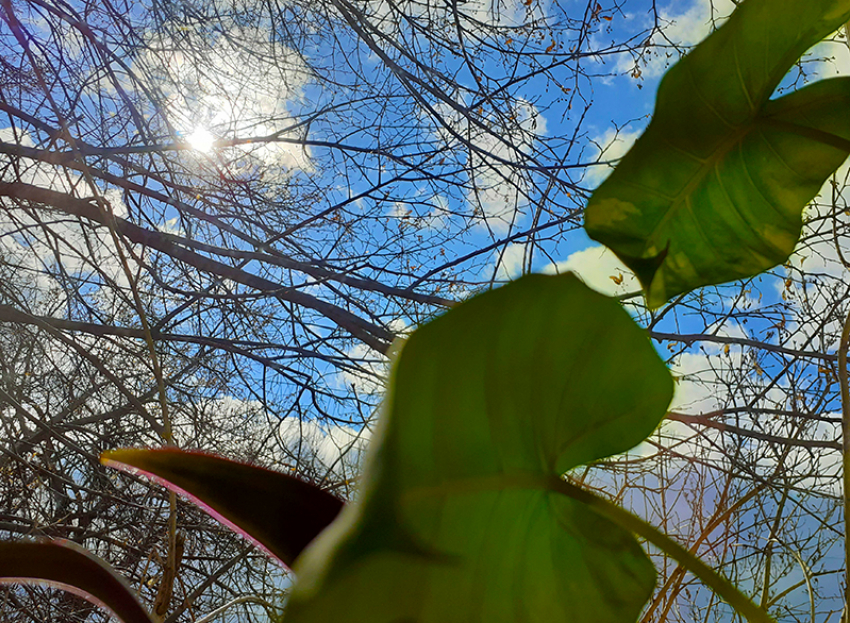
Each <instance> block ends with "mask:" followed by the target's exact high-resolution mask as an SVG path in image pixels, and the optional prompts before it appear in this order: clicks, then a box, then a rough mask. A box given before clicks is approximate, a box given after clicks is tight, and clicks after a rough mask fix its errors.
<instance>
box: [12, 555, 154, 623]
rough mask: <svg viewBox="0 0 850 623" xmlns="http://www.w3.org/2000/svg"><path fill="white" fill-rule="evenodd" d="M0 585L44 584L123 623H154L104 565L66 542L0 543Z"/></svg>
mask: <svg viewBox="0 0 850 623" xmlns="http://www.w3.org/2000/svg"><path fill="white" fill-rule="evenodd" d="M0 582H25V583H35V584H48V585H51V586H55V587H56V588H61V589H64V590H67V591H70V592H72V593H75V594H76V595H79V596H80V597H83V598H84V599H86V600H88V601H90V602H92V603H93V604H95V605H98V606H101V607H103V608H106V609H107V610H110V611H111V612H112V613H113V614H115V616H117V617H118V618H119V619H121V620H122V621H123V622H124V623H154V619H153V618H151V617H150V616H149V615H148V613H147V611H146V610H145V609H144V608H143V607H142V606H141V604H139V602H138V600H137V599H136V594H135V593H134V592H133V591H132V590H131V589H130V587H129V586H127V584H126V583H125V582H124V580H123V579H122V578H121V577H120V576H119V575H118V574H116V573H115V572H114V571H113V570H112V568H111V567H110V566H109V565H108V564H106V563H105V562H104V561H102V560H101V559H100V558H98V557H97V556H95V555H93V554H91V553H89V552H87V551H86V550H84V549H83V548H81V547H79V546H78V545H76V544H74V543H71V542H69V541H39V542H32V541H20V542H0Z"/></svg>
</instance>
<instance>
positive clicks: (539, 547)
mask: <svg viewBox="0 0 850 623" xmlns="http://www.w3.org/2000/svg"><path fill="white" fill-rule="evenodd" d="M672 393H673V382H672V379H671V377H670V374H669V373H668V371H667V369H666V368H665V367H664V364H663V363H662V361H661V359H660V358H659V356H658V355H657V354H656V352H655V351H654V350H653V348H652V346H651V344H650V343H649V340H648V339H647V336H646V333H645V332H644V331H642V330H641V329H640V328H639V327H638V326H637V325H636V324H635V323H634V322H633V321H632V319H631V318H630V317H629V316H628V314H627V313H626V312H625V311H624V310H623V309H622V308H621V307H620V306H619V304H618V303H617V302H616V301H614V300H612V299H609V298H607V297H604V296H602V295H601V294H598V293H596V292H594V291H592V290H590V289H589V288H587V287H586V286H584V284H582V283H581V282H580V281H579V280H578V279H577V278H576V277H575V276H573V275H569V274H568V275H561V276H555V277H550V276H541V275H531V276H528V277H524V278H522V279H520V280H518V281H516V282H514V283H511V284H509V285H507V286H505V287H503V288H500V289H498V290H495V291H492V292H488V293H485V294H483V295H481V296H478V297H476V298H474V299H472V300H470V301H468V302H465V303H463V304H462V305H459V306H458V307H456V308H454V309H452V310H451V311H449V312H447V313H446V314H445V315H443V316H442V317H439V318H437V319H436V320H434V321H432V322H430V323H428V324H426V325H424V326H423V327H421V328H419V329H418V330H417V331H416V332H415V333H414V334H413V335H412V336H411V337H410V339H409V340H408V341H407V342H406V343H405V344H404V345H403V346H402V350H401V353H400V355H398V356H397V358H396V360H395V364H394V367H393V372H392V377H391V385H390V390H389V395H388V396H387V398H386V401H385V411H384V413H383V419H382V421H381V423H380V431H379V433H378V434H377V437H376V438H375V439H374V440H373V442H372V445H371V447H370V449H369V454H368V460H367V467H366V469H365V473H364V477H363V486H362V489H361V492H360V499H359V501H358V502H357V503H356V504H354V505H351V506H349V507H347V509H346V510H345V511H343V514H342V515H341V516H340V518H339V520H337V522H335V523H334V525H332V526H331V527H330V528H329V529H328V530H327V531H326V532H325V533H323V534H322V535H321V536H320V537H319V538H318V539H317V540H316V541H315V542H314V543H313V544H312V545H311V546H310V547H309V548H308V549H307V550H306V551H305V552H304V554H303V555H302V556H301V558H300V559H299V561H298V564H297V565H296V567H295V571H296V575H297V577H298V582H297V584H296V586H295V589H294V591H293V594H292V596H291V599H290V602H289V604H288V612H287V622H288V623H313V622H315V623H326V622H327V621H347V622H348V623H367V622H368V623H398V622H401V621H417V623H453V622H458V623H460V622H463V623H467V622H469V621H487V622H488V623H500V622H504V623H515V622H516V621H524V622H527V623H538V622H539V623H551V622H552V621H570V623H613V622H615V621H616V622H622V621H634V620H635V618H636V617H637V615H638V613H639V612H640V609H641V607H642V606H643V604H644V602H645V601H646V599H647V598H648V597H649V595H650V593H651V591H652V587H653V584H654V579H655V572H654V569H653V566H652V564H651V563H650V561H649V560H648V558H647V557H646V555H645V554H644V553H643V551H642V550H641V548H640V547H639V545H638V543H637V541H636V540H635V538H634V537H633V536H632V535H631V534H629V533H628V532H626V531H624V530H623V529H621V528H620V527H618V526H617V525H615V524H614V523H612V522H610V521H609V520H607V519H604V518H602V517H601V516H599V515H597V514H595V513H594V512H593V511H591V510H589V509H588V508H587V507H585V505H583V504H582V503H581V502H577V501H575V500H573V499H571V498H569V497H565V496H563V495H561V494H559V493H556V492H555V489H557V488H558V487H557V486H555V485H554V484H553V483H559V482H560V480H559V479H560V477H561V475H562V474H563V473H564V472H565V471H567V470H569V469H570V468H572V467H575V466H577V465H580V464H583V463H588V462H590V461H594V460H597V459H599V458H602V457H606V456H609V455H611V454H614V453H617V452H622V451H624V450H627V449H628V448H631V447H632V446H634V445H636V444H637V443H639V442H640V441H641V440H643V439H644V438H645V437H647V436H648V435H649V434H650V433H651V432H652V431H653V429H654V428H655V427H656V426H657V425H658V423H659V422H660V421H661V419H662V418H663V417H664V414H665V411H666V407H667V405H668V403H669V402H670V399H671V397H672Z"/></svg>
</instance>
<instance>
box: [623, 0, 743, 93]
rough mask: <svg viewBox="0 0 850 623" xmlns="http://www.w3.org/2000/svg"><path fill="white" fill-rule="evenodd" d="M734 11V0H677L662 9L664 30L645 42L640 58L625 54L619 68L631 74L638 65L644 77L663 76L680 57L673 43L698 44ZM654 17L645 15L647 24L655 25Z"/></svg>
mask: <svg viewBox="0 0 850 623" xmlns="http://www.w3.org/2000/svg"><path fill="white" fill-rule="evenodd" d="M734 10H735V3H734V2H733V1H732V0H696V1H692V0H673V2H670V3H669V4H668V5H667V6H663V7H660V8H659V9H658V18H659V23H660V26H661V31H662V32H660V33H656V34H655V35H654V36H653V37H652V38H651V39H650V40H649V41H648V42H646V43H645V44H644V46H643V52H642V54H641V55H640V57H639V58H638V59H635V58H634V57H632V56H630V55H626V54H624V55H623V56H622V57H621V58H620V60H619V62H618V63H617V70H618V71H619V72H621V73H629V74H631V73H632V72H634V71H635V68H637V69H639V71H640V73H641V75H642V77H644V78H658V77H660V76H662V75H663V74H664V72H665V71H667V68H668V67H669V66H670V65H671V64H673V63H674V62H675V61H677V60H679V53H678V52H677V51H675V50H673V49H672V46H677V47H679V48H687V47H690V46H694V45H696V44H697V43H699V42H700V41H702V40H703V39H705V37H706V36H708V34H709V33H710V32H711V31H712V30H713V29H714V28H715V27H717V26H720V24H722V23H723V22H724V21H725V20H726V19H727V18H728V17H729V16H730V15H731V14H732V11H734ZM650 19H654V17H653V16H647V17H646V18H644V20H643V21H644V26H645V27H651V26H652V23H651V22H650V21H649V20H650ZM668 54H670V56H668Z"/></svg>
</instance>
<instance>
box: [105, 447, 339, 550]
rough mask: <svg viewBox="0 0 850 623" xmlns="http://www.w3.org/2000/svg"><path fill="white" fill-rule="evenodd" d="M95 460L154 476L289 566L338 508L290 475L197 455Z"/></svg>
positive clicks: (116, 453)
mask: <svg viewBox="0 0 850 623" xmlns="http://www.w3.org/2000/svg"><path fill="white" fill-rule="evenodd" d="M101 462H102V463H103V464H104V465H109V466H112V467H117V468H126V467H130V468H133V470H134V471H138V472H142V473H144V474H147V475H150V476H154V477H156V478H157V480H159V481H161V482H162V484H164V485H165V486H166V487H169V488H171V489H174V490H176V491H177V492H179V493H181V494H184V495H186V496H188V497H189V498H190V499H192V500H193V501H194V502H195V503H197V504H198V505H199V506H201V507H202V508H204V509H205V510H207V511H208V512H209V513H210V514H211V515H212V516H213V517H215V518H216V519H218V520H219V521H221V522H223V523H225V524H227V525H229V526H230V527H232V528H233V529H234V530H236V531H237V532H240V533H242V534H244V535H245V536H246V537H248V538H249V539H251V540H252V541H253V542H255V543H256V544H257V545H259V546H260V547H262V548H263V549H265V550H266V551H268V552H269V553H270V554H272V555H273V556H275V557H277V558H278V559H279V560H280V561H282V562H283V563H284V564H286V565H287V566H290V567H291V566H292V564H293V562H294V561H295V559H296V558H297V557H298V555H299V554H300V553H301V551H302V550H303V549H304V548H305V547H306V546H307V544H308V543H310V541H312V540H313V539H314V538H316V536H317V535H318V534H319V533H320V532H321V531H322V530H324V529H325V528H326V527H327V526H328V525H329V524H330V523H331V522H332V521H333V520H334V519H335V518H336V516H337V514H339V511H340V510H342V506H343V503H342V501H341V500H339V499H338V498H336V497H334V496H333V495H331V494H330V493H328V492H327V491H323V490H322V489H320V488H318V487H317V486H315V485H312V484H310V483H307V482H304V481H303V480H299V479H298V478H295V477H293V476H288V475H286V474H281V473H279V472H275V471H271V470H268V469H264V468H262V467H256V466H253V465H248V464H246V463H239V462H236V461H230V460H228V459H224V458H221V457H218V456H213V455H211V454H206V453H203V452H195V451H186V450H178V449H177V448H160V449H157V450H141V449H123V450H111V451H109V452H104V453H103V456H102V457H101Z"/></svg>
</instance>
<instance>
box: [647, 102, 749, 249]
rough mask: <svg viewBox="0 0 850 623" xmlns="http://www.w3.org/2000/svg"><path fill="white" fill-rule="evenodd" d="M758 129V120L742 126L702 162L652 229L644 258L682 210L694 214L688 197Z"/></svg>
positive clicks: (674, 196)
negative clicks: (664, 229) (659, 235)
mask: <svg viewBox="0 0 850 623" xmlns="http://www.w3.org/2000/svg"><path fill="white" fill-rule="evenodd" d="M756 127H757V123H756V119H753V120H752V121H751V122H750V123H749V124H747V125H746V126H740V128H739V129H738V130H737V131H736V132H733V133H730V135H729V138H727V139H726V140H724V141H723V142H722V143H721V144H720V146H719V147H718V148H717V149H716V150H715V151H714V152H713V153H712V154H710V155H709V156H708V158H706V159H705V160H703V161H701V162H702V164H700V165H699V168H698V169H697V170H696V172H695V173H694V175H693V177H691V179H690V180H689V181H688V183H687V184H685V186H684V187H683V188H682V190H681V191H679V192H678V193H677V194H675V195H673V197H672V199H671V203H670V208H669V209H667V210H665V211H664V213H663V214H661V218H660V219H659V220H658V222H657V223H656V224H655V225H653V226H652V227H651V228H650V235H649V236H648V237H647V242H646V244H645V245H644V247H643V250H642V251H643V253H642V256H643V257H646V251H647V249H648V248H649V246H650V245H652V246H656V247H657V246H658V245H657V244H656V240H655V239H656V238H657V236H658V233H659V231H661V230H662V229H663V228H664V227H665V226H666V225H667V223H668V222H669V221H670V220H671V219H672V218H674V217H675V216H677V215H678V214H679V213H680V210H690V211H691V212H693V208H692V207H688V205H687V199H688V197H689V196H690V195H692V194H693V192H694V191H695V190H696V189H697V187H698V186H699V185H700V184H701V183H702V182H703V181H704V180H705V179H706V178H707V177H708V175H709V174H710V173H711V172H712V171H713V170H714V168H715V167H716V166H717V164H718V163H720V162H721V161H722V160H723V159H724V158H726V157H727V156H728V155H729V154H730V153H731V152H732V149H733V148H734V147H735V146H736V145H738V144H739V143H741V142H742V141H743V140H744V139H745V138H746V137H747V135H748V134H750V133H751V132H752V131H753V130H754V129H755V128H756ZM682 204H684V205H682ZM694 218H696V215H694ZM661 246H664V245H661Z"/></svg>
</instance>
